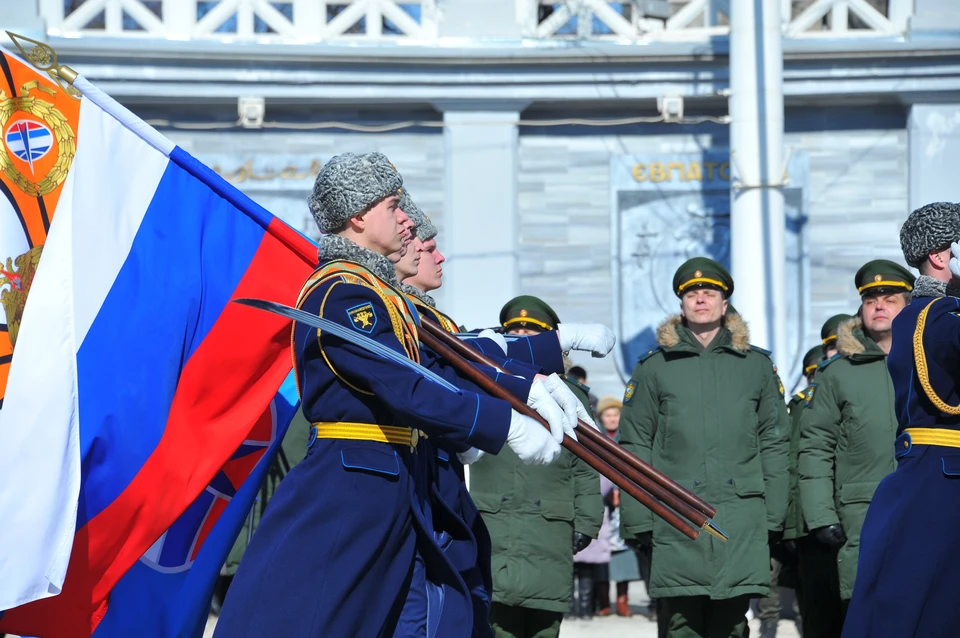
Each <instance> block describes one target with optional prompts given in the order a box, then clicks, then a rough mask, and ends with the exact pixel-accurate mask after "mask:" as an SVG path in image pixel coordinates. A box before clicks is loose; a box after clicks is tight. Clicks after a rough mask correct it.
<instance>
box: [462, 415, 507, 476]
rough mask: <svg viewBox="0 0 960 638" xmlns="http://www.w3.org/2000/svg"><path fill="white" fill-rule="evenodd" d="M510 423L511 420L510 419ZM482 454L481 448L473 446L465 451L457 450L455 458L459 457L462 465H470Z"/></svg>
mask: <svg viewBox="0 0 960 638" xmlns="http://www.w3.org/2000/svg"><path fill="white" fill-rule="evenodd" d="M511 423H512V420H511ZM482 456H483V450H478V449H477V448H475V447H472V448H470V449H469V450H467V451H466V452H458V453H457V458H458V459H460V462H461V463H463V464H464V465H470V464H472V463H476V462H477V461H479V460H480V457H482Z"/></svg>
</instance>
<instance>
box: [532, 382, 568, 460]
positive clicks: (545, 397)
mask: <svg viewBox="0 0 960 638" xmlns="http://www.w3.org/2000/svg"><path fill="white" fill-rule="evenodd" d="M527 405H529V406H530V407H531V408H533V409H534V410H536V411H537V412H538V413H539V414H540V416H542V417H543V418H544V419H546V420H547V423H549V424H550V433H551V434H552V435H553V439H554V440H555V441H556V442H557V444H558V445H559V444H560V442H561V441H563V432H564V430H565V429H566V426H565V421H566V417H565V416H564V414H563V408H561V407H560V406H559V405H557V402H556V400H555V399H554V398H553V397H552V396H550V391H549V390H547V388H546V386H544V385H543V383H542V382H541V381H538V380H535V381H534V382H533V383H532V384H531V385H530V394H529V395H527ZM540 427H541V428H542V427H543V426H540Z"/></svg>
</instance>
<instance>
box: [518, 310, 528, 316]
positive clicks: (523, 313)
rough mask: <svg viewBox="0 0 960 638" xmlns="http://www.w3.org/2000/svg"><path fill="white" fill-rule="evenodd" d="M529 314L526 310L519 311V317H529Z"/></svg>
mask: <svg viewBox="0 0 960 638" xmlns="http://www.w3.org/2000/svg"><path fill="white" fill-rule="evenodd" d="M529 314H530V313H529V312H527V311H526V310H521V311H520V316H521V317H526V316H527V315H529Z"/></svg>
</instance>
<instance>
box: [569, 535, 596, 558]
mask: <svg viewBox="0 0 960 638" xmlns="http://www.w3.org/2000/svg"><path fill="white" fill-rule="evenodd" d="M592 540H593V539H592V538H590V537H589V536H587V535H586V534H581V533H580V532H574V533H573V553H574V554H579V553H580V552H582V551H583V550H585V549H586V548H587V545H589V544H590V541H592Z"/></svg>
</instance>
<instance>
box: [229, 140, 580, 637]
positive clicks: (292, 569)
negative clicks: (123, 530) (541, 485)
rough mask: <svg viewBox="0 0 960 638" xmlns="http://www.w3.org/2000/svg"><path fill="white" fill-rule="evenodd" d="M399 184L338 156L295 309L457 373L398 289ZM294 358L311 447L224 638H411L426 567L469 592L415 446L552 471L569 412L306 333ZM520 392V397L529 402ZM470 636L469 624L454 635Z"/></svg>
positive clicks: (388, 170)
mask: <svg viewBox="0 0 960 638" xmlns="http://www.w3.org/2000/svg"><path fill="white" fill-rule="evenodd" d="M401 186H402V180H401V178H400V176H399V175H398V174H397V173H396V170H395V169H394V168H393V166H392V165H391V164H390V163H389V161H388V160H387V158H386V157H384V156H383V155H380V154H378V153H370V154H366V155H353V154H344V155H340V156H337V157H335V158H333V159H332V160H331V161H330V162H329V163H328V164H327V165H326V166H324V168H323V169H322V170H321V171H320V174H319V175H318V176H317V181H316V184H315V185H314V192H313V195H312V196H311V198H310V208H311V211H312V212H313V214H314V217H315V219H316V220H317V223H318V225H319V226H320V229H321V230H322V231H324V232H325V233H327V234H325V235H324V237H323V239H322V241H321V247H320V266H319V267H318V269H317V270H316V271H315V272H314V273H313V275H311V277H310V278H309V279H308V280H307V282H306V284H305V285H304V287H303V290H302V292H301V295H300V299H299V302H298V306H299V307H300V308H301V309H303V310H305V311H307V312H311V313H315V314H317V315H319V316H322V317H324V318H326V319H330V320H332V321H335V322H337V323H339V324H341V325H343V326H345V327H347V328H349V329H352V330H355V331H357V332H358V333H360V334H363V335H365V336H367V337H369V338H372V339H374V340H376V341H378V342H380V343H381V344H383V345H386V346H387V347H390V348H392V349H394V350H396V351H398V352H400V353H402V354H404V355H406V356H407V357H409V358H410V359H411V360H414V361H419V362H420V363H421V364H423V365H425V366H426V367H429V368H431V369H433V370H434V371H437V372H440V373H441V376H448V375H449V371H446V370H443V369H442V368H443V364H442V363H441V362H439V361H438V360H435V359H430V358H429V357H425V356H423V353H422V352H421V350H420V348H419V342H418V339H417V330H418V326H417V323H418V320H417V317H416V314H415V312H414V311H413V310H412V308H411V307H410V305H409V303H408V302H407V300H406V299H405V298H404V297H402V295H400V294H399V293H398V292H397V290H396V285H397V283H396V278H395V273H394V265H393V262H391V260H390V259H388V258H387V256H388V255H391V256H395V257H394V258H399V256H401V255H402V253H403V252H404V249H405V244H408V243H409V240H410V237H409V228H408V220H407V218H406V216H405V215H404V214H403V213H402V212H401V211H399V209H398V207H397V203H398V196H397V191H398V190H399V189H400V187H401ZM292 347H293V354H294V360H295V371H296V376H297V382H298V389H299V391H300V396H301V401H302V404H303V411H304V415H305V416H306V417H307V419H308V420H310V422H311V423H312V426H313V427H312V431H311V432H312V433H311V444H310V449H309V451H308V453H307V457H306V459H304V461H303V462H301V463H300V464H299V465H297V466H296V467H295V468H294V469H293V470H292V471H291V472H290V474H289V475H288V476H287V477H286V479H285V480H284V482H283V483H282V484H281V485H280V487H279V489H278V490H277V493H276V495H275V496H274V499H273V501H272V502H271V504H270V508H269V509H268V510H267V512H266V514H265V516H264V518H263V520H262V521H261V525H260V528H259V529H258V531H257V534H256V535H255V536H254V537H253V539H252V542H251V544H250V547H249V548H248V550H247V553H246V556H245V557H244V560H243V562H242V563H241V565H240V567H239V569H238V572H237V576H236V578H235V580H234V583H233V585H232V587H231V589H230V593H229V595H228V597H227V600H226V601H225V603H224V607H223V611H222V612H221V616H220V620H219V622H218V625H217V629H216V634H215V635H216V636H222V637H225V638H237V637H240V638H243V637H246V636H250V637H251V638H252V637H257V638H259V637H261V636H291V637H294V636H296V637H300V636H304V637H306V636H337V637H350V636H357V637H363V638H367V637H374V636H393V635H403V634H402V633H396V629H397V623H398V620H399V618H400V614H401V611H402V609H403V606H404V604H405V602H406V599H407V594H408V592H409V589H410V583H411V580H412V578H413V576H414V566H415V560H416V558H415V557H416V556H420V557H421V558H422V560H423V563H424V566H425V567H424V569H425V573H426V575H427V577H429V579H430V580H431V582H432V583H434V584H436V585H437V588H438V589H437V591H439V592H442V591H443V589H442V588H443V587H444V586H450V587H453V588H454V589H457V590H459V591H466V585H465V584H464V583H463V580H462V578H461V577H460V575H459V573H458V571H457V569H456V567H455V566H454V565H452V564H451V562H450V561H449V560H448V559H447V557H446V556H445V555H444V553H443V551H442V549H441V548H440V546H439V544H438V536H439V533H440V531H439V530H436V529H435V528H434V517H433V512H432V510H431V495H430V489H429V480H430V479H429V474H428V467H429V461H428V460H426V459H428V458H429V454H428V453H426V450H431V451H432V449H431V448H428V447H427V443H426V442H421V441H422V438H421V437H420V434H421V433H423V434H426V435H428V436H429V437H430V438H431V439H432V438H443V439H444V440H446V441H448V442H449V444H450V445H456V446H460V447H461V448H462V449H468V448H476V449H479V450H483V451H485V452H488V453H496V452H497V451H499V450H500V448H501V447H502V446H503V445H504V444H505V443H506V444H507V445H509V446H510V448H511V449H513V450H514V451H515V452H516V453H517V454H518V455H520V456H521V457H522V458H523V459H524V460H525V461H526V462H529V463H550V462H552V461H553V460H554V459H555V458H556V457H557V456H558V455H559V453H560V446H559V438H560V437H561V436H562V434H563V428H564V426H565V424H564V418H563V413H562V411H560V409H559V407H558V406H557V405H556V403H551V404H549V405H548V403H547V402H543V403H541V404H540V405H539V406H535V407H537V409H538V411H539V412H540V413H541V414H542V415H543V416H544V417H545V418H546V419H547V420H548V421H549V422H550V425H551V431H548V430H546V429H544V428H543V427H542V426H541V425H540V424H539V423H537V422H536V421H534V420H533V419H529V418H527V417H524V416H522V415H520V414H519V413H517V412H515V411H513V410H511V408H510V405H509V403H507V402H506V401H503V400H500V399H495V398H492V397H490V396H487V395H485V394H482V393H478V392H472V391H469V390H464V389H461V390H458V391H452V390H449V389H447V388H445V387H443V386H441V385H439V384H437V383H434V382H432V381H429V380H426V379H424V378H423V377H422V376H421V375H420V374H419V373H417V372H416V371H413V370H411V369H409V368H406V367H403V366H400V365H398V364H396V363H392V362H387V361H385V360H383V359H380V358H379V357H376V356H374V355H372V354H370V353H369V352H368V351H366V350H364V349H362V348H360V347H358V346H356V345H353V344H351V343H348V342H345V341H343V340H341V339H338V338H336V337H334V336H332V335H329V334H323V333H322V331H318V330H316V329H314V328H311V327H309V326H305V325H302V324H299V323H297V324H295V325H294V329H293V334H292ZM521 382H522V380H521ZM526 383H527V387H526V389H524V388H523V387H522V383H521V387H520V390H519V391H520V392H525V391H529V392H530V393H531V394H532V393H533V391H532V390H531V386H530V385H529V382H526ZM558 415H559V418H558ZM566 425H567V426H568V427H571V426H570V425H569V424H566ZM425 457H426V459H425ZM441 596H442V593H441ZM442 602H443V601H442V597H441V598H440V599H439V603H440V604H442ZM469 634H470V627H466V628H465V629H462V630H461V631H459V632H457V633H453V634H449V635H453V636H457V635H460V636H468V635H469Z"/></svg>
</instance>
